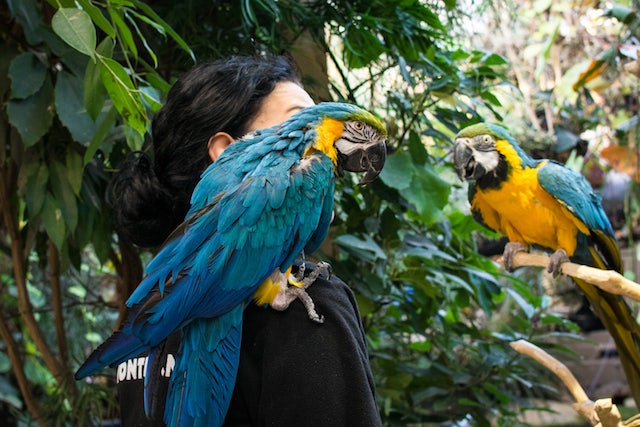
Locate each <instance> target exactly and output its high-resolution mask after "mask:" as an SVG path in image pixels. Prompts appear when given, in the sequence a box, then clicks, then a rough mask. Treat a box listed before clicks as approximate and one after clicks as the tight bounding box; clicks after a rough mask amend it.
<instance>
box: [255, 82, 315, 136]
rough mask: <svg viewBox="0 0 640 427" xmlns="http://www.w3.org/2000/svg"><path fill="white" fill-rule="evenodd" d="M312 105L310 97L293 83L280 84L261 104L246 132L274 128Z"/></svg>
mask: <svg viewBox="0 0 640 427" xmlns="http://www.w3.org/2000/svg"><path fill="white" fill-rule="evenodd" d="M311 105H314V102H313V100H312V99H311V96H310V95H309V94H308V93H307V91H305V90H304V89H303V88H302V87H301V86H300V85H298V84H297V83H294V82H280V83H278V84H277V85H276V86H275V88H274V89H273V92H271V93H270V94H269V95H268V96H267V97H266V98H265V99H264V102H263V103H262V106H261V107H260V110H258V114H256V117H255V118H254V119H253V120H252V122H251V123H250V124H249V128H248V131H249V132H251V131H254V130H256V129H261V128H267V127H271V126H275V125H277V124H279V123H282V122H283V121H285V120H287V119H288V118H289V117H291V116H292V115H294V114H295V113H297V112H298V111H300V110H301V109H302V108H305V107H309V106H311Z"/></svg>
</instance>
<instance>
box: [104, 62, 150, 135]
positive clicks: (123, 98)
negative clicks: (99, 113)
mask: <svg viewBox="0 0 640 427" xmlns="http://www.w3.org/2000/svg"><path fill="white" fill-rule="evenodd" d="M100 61H101V64H102V66H101V67H100V76H101V78H102V83H103V84H104V86H105V88H106V89H107V93H108V94H109V97H110V98H111V100H112V101H113V105H114V106H115V107H116V110H118V113H120V115H121V116H122V117H123V118H124V120H125V121H126V122H127V124H128V125H129V126H131V127H132V128H133V129H135V130H136V131H137V132H138V133H139V134H140V135H144V133H145V131H146V125H147V115H146V114H145V111H144V107H143V105H142V101H141V99H140V97H139V96H138V92H137V90H136V88H135V86H134V85H133V82H132V81H131V78H130V77H129V74H127V71H126V70H125V69H124V67H122V65H120V64H119V63H118V62H116V61H114V60H113V59H109V58H101V59H100Z"/></svg>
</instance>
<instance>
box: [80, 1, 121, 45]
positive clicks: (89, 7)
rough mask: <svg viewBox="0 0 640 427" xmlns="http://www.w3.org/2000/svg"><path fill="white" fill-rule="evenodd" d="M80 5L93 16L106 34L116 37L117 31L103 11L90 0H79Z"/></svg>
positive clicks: (94, 20)
mask: <svg viewBox="0 0 640 427" xmlns="http://www.w3.org/2000/svg"><path fill="white" fill-rule="evenodd" d="M77 1H78V3H79V4H80V6H82V10H84V11H85V12H87V14H89V16H90V17H91V20H92V21H93V22H94V23H95V24H96V25H97V26H98V27H100V29H101V30H102V31H104V32H105V34H106V35H108V36H109V37H111V38H112V39H115V38H116V32H115V30H114V29H113V26H112V25H111V23H110V22H109V21H108V20H107V19H106V18H105V17H104V15H103V14H102V11H101V10H100V9H99V8H97V7H96V6H94V5H93V4H92V3H91V2H90V1H89V0H77Z"/></svg>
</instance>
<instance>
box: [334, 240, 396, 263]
mask: <svg viewBox="0 0 640 427" xmlns="http://www.w3.org/2000/svg"><path fill="white" fill-rule="evenodd" d="M334 241H335V243H337V244H338V245H341V246H343V247H345V248H348V249H349V250H351V251H353V252H357V253H358V254H360V255H359V256H361V257H362V258H365V259H368V260H370V261H374V260H376V259H382V260H385V259H387V255H386V254H385V253H384V251H383V250H382V248H381V247H380V246H379V245H378V244H377V243H376V242H375V241H374V240H373V239H372V238H371V237H369V236H365V237H364V239H360V238H358V237H356V236H353V235H351V234H344V235H342V236H338V237H336V238H335V240H334Z"/></svg>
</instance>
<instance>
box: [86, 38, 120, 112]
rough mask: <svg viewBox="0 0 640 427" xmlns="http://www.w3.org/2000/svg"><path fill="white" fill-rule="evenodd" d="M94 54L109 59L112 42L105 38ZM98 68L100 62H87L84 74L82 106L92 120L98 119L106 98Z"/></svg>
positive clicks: (111, 53) (111, 51) (111, 52)
mask: <svg viewBox="0 0 640 427" xmlns="http://www.w3.org/2000/svg"><path fill="white" fill-rule="evenodd" d="M96 52H97V53H98V54H100V55H101V56H103V57H105V58H111V56H112V55H113V40H111V39H109V38H105V39H104V40H103V41H102V42H101V43H100V44H99V45H98V47H97V48H96ZM100 67H101V65H100V62H92V61H89V64H87V69H86V70H85V74H84V82H83V94H84V105H85V107H86V109H87V113H89V116H91V118H92V119H93V120H96V119H97V118H98V115H99V114H100V112H101V111H102V107H103V105H104V101H105V99H106V98H107V91H106V90H105V88H104V84H102V78H101V75H100Z"/></svg>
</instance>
